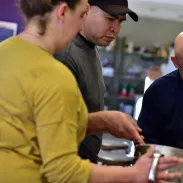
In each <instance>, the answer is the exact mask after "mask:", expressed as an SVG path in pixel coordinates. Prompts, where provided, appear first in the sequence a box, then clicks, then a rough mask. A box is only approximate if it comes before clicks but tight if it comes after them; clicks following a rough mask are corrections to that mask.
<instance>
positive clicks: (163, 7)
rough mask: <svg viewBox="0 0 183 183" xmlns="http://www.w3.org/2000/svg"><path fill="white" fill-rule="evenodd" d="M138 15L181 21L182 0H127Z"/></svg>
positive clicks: (182, 20)
mask: <svg viewBox="0 0 183 183" xmlns="http://www.w3.org/2000/svg"><path fill="white" fill-rule="evenodd" d="M128 2H129V8H130V9H132V10H133V11H135V12H136V13H137V14H138V15H139V17H149V18H158V19H165V20H174V21H179V22H180V21H181V22H183V0H128Z"/></svg>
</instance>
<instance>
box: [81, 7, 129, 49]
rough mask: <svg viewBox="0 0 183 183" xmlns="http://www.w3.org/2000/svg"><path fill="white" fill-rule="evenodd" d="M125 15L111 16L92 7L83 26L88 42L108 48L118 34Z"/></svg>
mask: <svg viewBox="0 0 183 183" xmlns="http://www.w3.org/2000/svg"><path fill="white" fill-rule="evenodd" d="M125 20H126V15H120V16H112V15H109V14H107V13H106V12H104V11H102V10H101V9H100V8H98V7H96V6H92V7H91V9H90V11H89V12H88V16H87V18H86V21H85V23H84V25H83V31H84V34H85V36H86V37H87V39H88V40H89V41H91V42H92V43H94V44H96V45H98V46H108V45H109V44H110V43H111V42H112V41H113V40H114V39H115V38H116V36H117V35H118V33H119V32H120V27H121V23H122V22H124V21H125Z"/></svg>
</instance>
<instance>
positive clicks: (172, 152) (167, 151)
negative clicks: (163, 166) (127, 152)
mask: <svg viewBox="0 0 183 183" xmlns="http://www.w3.org/2000/svg"><path fill="white" fill-rule="evenodd" d="M150 147H154V148H155V149H156V150H157V151H159V152H160V153H161V154H163V155H164V156H165V157H169V156H176V157H180V158H183V149H178V148H174V147H169V146H163V145H155V144H144V145H137V146H136V148H135V157H136V158H137V159H138V158H139V157H140V156H141V155H143V154H144V153H146V152H147V150H148V149H149V148H150ZM177 171H178V172H181V173H183V165H178V166H176V167H174V168H171V169H169V170H168V171H167V172H177ZM173 182H175V183H183V176H182V178H180V179H178V180H173Z"/></svg>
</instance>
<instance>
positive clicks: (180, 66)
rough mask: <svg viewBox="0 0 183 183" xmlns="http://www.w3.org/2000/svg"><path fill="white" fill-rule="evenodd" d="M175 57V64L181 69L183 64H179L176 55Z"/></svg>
mask: <svg viewBox="0 0 183 183" xmlns="http://www.w3.org/2000/svg"><path fill="white" fill-rule="evenodd" d="M175 59H176V61H177V65H178V66H179V68H180V69H182V70H183V65H181V64H179V61H178V59H177V57H175Z"/></svg>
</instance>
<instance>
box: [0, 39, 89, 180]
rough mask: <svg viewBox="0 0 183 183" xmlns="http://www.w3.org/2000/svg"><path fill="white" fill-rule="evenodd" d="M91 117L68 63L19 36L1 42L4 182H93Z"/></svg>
mask: <svg viewBox="0 0 183 183" xmlns="http://www.w3.org/2000/svg"><path fill="white" fill-rule="evenodd" d="M87 115H88V114H87V109H86V106H85V104H84V101H83V99H82V96H81V93H80V91H79V89H78V86H77V83H76V81H75V79H74V77H73V75H72V74H71V72H70V71H69V70H68V69H67V68H66V67H65V66H64V65H63V64H61V63H60V62H58V61H56V60H55V59H54V58H53V57H52V56H51V55H50V54H48V53H47V52H45V51H44V50H42V49H40V48H39V47H37V46H35V45H33V44H31V43H29V42H27V41H24V40H22V39H20V38H19V37H13V38H10V39H8V40H6V41H4V42H1V43H0V182H1V183H88V182H89V179H90V174H91V167H90V162H89V161H88V160H82V159H80V157H79V156H78V147H79V145H80V143H81V141H82V140H83V139H84V136H85V132H86V127H87V118H88V116H87Z"/></svg>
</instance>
